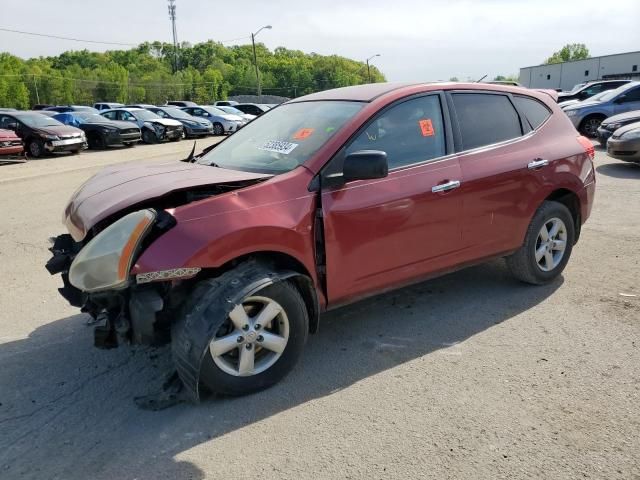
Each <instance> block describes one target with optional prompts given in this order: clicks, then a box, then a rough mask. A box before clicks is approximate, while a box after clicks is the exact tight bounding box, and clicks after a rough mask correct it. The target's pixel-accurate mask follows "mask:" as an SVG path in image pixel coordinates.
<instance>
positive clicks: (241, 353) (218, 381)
mask: <svg viewBox="0 0 640 480" xmlns="http://www.w3.org/2000/svg"><path fill="white" fill-rule="evenodd" d="M229 273H230V275H231V276H233V274H234V273H233V271H231V272H228V273H227V274H225V275H223V276H222V277H220V278H218V279H211V280H204V281H202V282H200V283H199V284H198V285H197V286H196V288H195V289H194V290H193V293H192V294H191V296H190V298H189V299H188V300H187V302H186V303H185V308H184V309H183V313H182V315H181V318H180V319H179V320H178V322H176V324H174V327H173V330H172V333H171V336H172V339H173V341H174V342H180V341H183V342H184V339H185V338H189V335H190V332H189V331H188V328H189V327H188V324H189V322H188V321H187V319H188V318H189V317H190V316H193V315H203V316H205V318H206V320H207V321H208V322H210V326H211V328H208V329H207V330H208V331H210V332H214V333H213V334H212V337H211V338H210V339H209V340H208V342H207V348H206V351H205V352H204V358H203V360H202V364H201V368H200V383H201V384H202V385H203V386H204V387H206V389H207V390H208V391H210V392H212V393H214V394H221V395H246V394H249V393H253V392H257V391H259V390H263V389H265V388H268V387H270V386H272V385H274V384H275V383H277V382H278V381H280V380H281V379H282V378H283V377H284V376H285V375H287V373H289V371H291V369H292V368H293V367H294V365H295V364H296V362H297V360H298V359H299V357H300V355H301V354H302V350H303V348H304V344H305V343H306V340H307V335H308V332H309V316H308V312H307V309H306V306H305V302H304V300H303V299H302V296H301V295H300V292H299V291H298V290H297V289H296V287H295V286H294V285H293V284H291V283H290V282H287V281H281V282H278V283H275V284H271V285H268V286H266V287H264V288H263V289H261V290H259V291H257V292H255V293H252V294H250V295H249V296H248V297H245V298H244V299H243V300H242V301H241V303H240V305H237V306H236V307H235V308H234V310H232V312H231V313H230V314H229V316H228V317H227V318H211V317H209V318H207V315H210V313H209V312H211V311H212V309H211V308H210V307H211V306H214V308H215V306H217V305H219V303H220V302H224V299H221V298H218V295H216V293H217V291H219V284H220V282H223V281H225V282H226V280H228V279H225V278H223V277H225V276H228V274H229ZM230 278H231V277H229V279H230ZM234 278H235V277H234ZM234 281H237V280H234ZM243 286H244V285H239V286H238V288H240V289H241V288H242V287H243ZM268 309H272V310H271V311H272V312H276V313H275V314H273V313H272V314H271V315H266V317H264V318H265V319H266V321H265V324H264V325H257V324H258V322H259V320H258V319H259V317H260V314H261V313H265V314H266V313H269V310H268ZM232 318H233V320H232ZM180 339H182V340H180ZM225 339H228V340H229V343H225ZM267 345H268V346H267ZM174 349H175V347H174ZM245 355H246V356H245ZM249 357H250V361H248V360H246V359H247V358H249Z"/></svg>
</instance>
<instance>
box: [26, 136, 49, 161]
mask: <svg viewBox="0 0 640 480" xmlns="http://www.w3.org/2000/svg"><path fill="white" fill-rule="evenodd" d="M27 148H28V150H29V154H30V155H31V156H32V157H34V158H40V157H42V156H44V153H45V149H44V144H43V143H42V140H39V139H37V138H32V139H31V140H29V143H28V145H27Z"/></svg>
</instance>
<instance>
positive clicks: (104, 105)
mask: <svg viewBox="0 0 640 480" xmlns="http://www.w3.org/2000/svg"><path fill="white" fill-rule="evenodd" d="M121 107H124V105H123V104H122V103H115V102H98V103H94V104H93V108H95V109H96V110H112V109H114V108H121Z"/></svg>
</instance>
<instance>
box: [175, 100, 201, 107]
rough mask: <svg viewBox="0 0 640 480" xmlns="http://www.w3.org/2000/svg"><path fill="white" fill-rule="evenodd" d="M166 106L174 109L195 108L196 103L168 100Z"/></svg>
mask: <svg viewBox="0 0 640 480" xmlns="http://www.w3.org/2000/svg"><path fill="white" fill-rule="evenodd" d="M167 105H173V106H175V107H195V106H197V105H198V104H197V103H196V102H190V101H189V100H168V101H167Z"/></svg>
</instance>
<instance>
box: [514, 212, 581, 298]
mask: <svg viewBox="0 0 640 480" xmlns="http://www.w3.org/2000/svg"><path fill="white" fill-rule="evenodd" d="M574 242H575V225H574V222H573V217H572V216H571V212H570V211H569V209H568V208H567V207H566V206H565V205H563V204H562V203H558V202H552V201H547V202H544V203H543V204H542V205H541V206H540V208H538V210H537V211H536V213H535V215H534V216H533V219H532V220H531V223H530V224H529V228H528V229H527V233H526V236H525V239H524V244H523V245H522V247H520V249H518V250H517V251H516V252H515V253H514V254H513V255H511V256H509V257H507V259H506V260H507V266H508V267H509V270H510V271H511V274H512V275H513V276H514V277H515V278H517V279H518V280H520V281H522V282H525V283H530V284H532V285H543V284H545V283H549V282H551V281H553V280H554V279H555V278H556V277H557V276H558V275H560V273H562V271H563V270H564V267H566V265H567V262H568V261H569V257H570V256H571V251H572V249H573V244H574Z"/></svg>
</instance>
